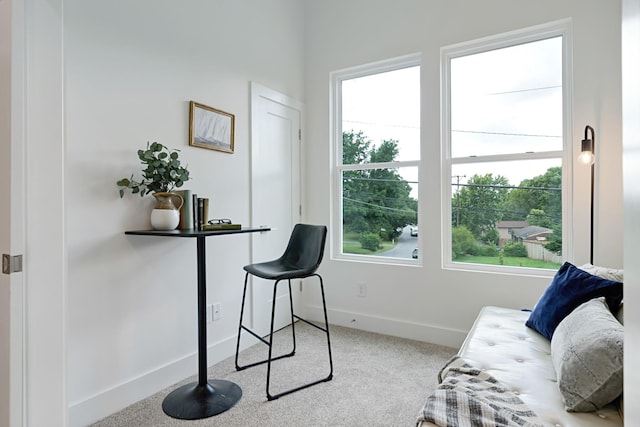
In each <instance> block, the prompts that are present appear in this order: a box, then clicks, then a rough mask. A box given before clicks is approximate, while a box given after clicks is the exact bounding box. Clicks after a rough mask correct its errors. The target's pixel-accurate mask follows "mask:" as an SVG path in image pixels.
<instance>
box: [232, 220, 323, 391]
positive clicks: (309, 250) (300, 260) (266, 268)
mask: <svg viewBox="0 0 640 427" xmlns="http://www.w3.org/2000/svg"><path fill="white" fill-rule="evenodd" d="M326 238H327V227H325V226H323V225H310V224H296V225H295V227H294V228H293V231H292V233H291V237H290V238H289V244H288V245H287V248H286V249H285V251H284V253H283V254H282V256H281V257H280V258H278V259H275V260H272V261H266V262H261V263H256V264H249V265H245V266H244V270H245V271H246V273H245V276H244V289H243V291H242V306H241V308H240V322H239V325H238V340H237V343H236V356H235V365H236V369H237V370H239V371H240V370H243V369H247V368H251V367H253V366H257V365H261V364H263V363H266V364H267V385H266V390H267V399H268V400H274V399H277V398H279V397H282V396H284V395H287V394H290V393H293V392H295V391H298V390H302V389H304V388H307V387H311V386H313V385H316V384H319V383H321V382H326V381H330V380H331V379H332V378H333V360H332V357H331V339H330V337H329V321H328V318H327V305H326V302H325V296H324V284H323V281H322V277H321V276H320V275H319V274H318V273H316V270H317V269H318V267H319V266H320V263H321V262H322V257H323V254H324V246H325V242H326ZM249 275H253V276H257V277H260V278H262V279H267V280H275V282H274V284H273V301H272V306H271V327H270V330H269V336H268V338H267V339H265V338H263V337H261V336H259V335H258V334H256V333H255V332H253V331H252V330H250V329H249V328H247V327H246V326H244V325H243V324H242V321H243V318H244V307H245V302H246V296H247V282H248V279H249ZM313 276H315V277H317V278H318V279H319V280H318V282H319V284H320V293H321V295H322V309H323V312H324V326H318V325H317V324H315V323H312V322H309V321H307V320H305V319H303V318H301V317H300V316H298V315H296V314H295V313H294V307H293V297H292V293H291V279H304V278H307V277H313ZM284 280H286V282H287V284H288V288H289V306H290V308H291V331H292V339H293V350H292V351H291V352H290V353H287V354H284V355H281V356H277V357H273V344H272V343H273V332H274V331H273V330H274V323H275V322H274V321H275V310H276V295H277V290H278V285H279V284H280V282H281V281H284ZM296 320H299V321H302V322H304V323H306V324H308V325H311V326H313V327H315V328H317V329H319V330H321V331H323V332H324V333H325V334H326V336H327V350H328V353H329V374H328V375H327V376H326V377H323V378H321V379H319V380H316V381H312V382H310V383H307V384H304V385H301V386H298V387H294V388H291V389H289V390H285V391H283V392H280V393H276V394H272V393H271V391H270V380H271V363H272V362H273V361H275V360H279V359H282V358H285V357H291V356H294V355H295V351H296V332H295V321H296ZM242 331H246V332H248V333H249V334H250V335H252V336H253V337H255V338H256V339H258V340H259V341H261V342H262V343H264V344H266V345H267V346H268V347H269V354H268V357H267V359H264V360H261V361H259V362H255V363H250V364H247V365H240V364H239V363H238V358H239V357H238V355H239V353H240V338H241V336H242Z"/></svg>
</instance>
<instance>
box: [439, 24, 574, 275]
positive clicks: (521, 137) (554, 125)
mask: <svg viewBox="0 0 640 427" xmlns="http://www.w3.org/2000/svg"><path fill="white" fill-rule="evenodd" d="M568 37H569V32H568V25H567V23H566V22H563V23H557V24H552V25H547V26H543V27H538V28H535V29H530V30H525V31H521V32H517V33H512V34H509V35H506V36H501V37H497V38H493V39H491V40H486V39H485V40H482V41H479V42H472V43H465V44H462V45H457V46H454V47H449V48H444V49H442V67H443V70H442V75H443V79H442V80H443V85H444V86H443V99H442V102H443V130H444V132H443V135H444V137H443V144H444V147H443V150H442V152H443V156H444V159H443V200H442V203H443V221H444V224H443V229H444V230H445V234H444V236H445V237H444V241H443V248H444V250H443V254H444V264H445V266H447V267H453V268H456V267H464V268H467V269H468V268H473V269H480V270H482V269H487V270H495V269H509V267H516V268H520V267H529V268H541V269H553V270H557V268H558V267H559V265H560V264H561V262H562V259H563V256H562V254H563V253H566V251H567V250H568V245H567V243H568V241H570V239H569V238H568V236H569V232H570V230H569V228H570V227H567V226H566V223H567V222H566V219H567V218H569V217H570V215H568V209H569V206H568V205H569V204H568V203H567V202H566V201H567V200H570V197H569V194H570V191H571V188H570V180H569V179H566V177H567V176H570V175H568V173H569V169H570V167H571V160H570V150H569V148H568V147H570V144H568V143H567V141H568V138H567V135H568V134H569V135H570V132H567V131H566V130H567V129H569V127H568V123H571V120H570V118H569V111H570V109H569V108H568V105H569V100H570V99H571V97H570V94H569V92H568V90H569V88H570V87H571V85H570V84H569V83H568V82H567V78H568V77H567V76H569V75H570V73H569V72H568V67H569V61H566V60H565V58H567V57H569V56H568V52H567V49H568V45H569V43H566V40H567V38H568ZM503 271H504V270H503Z"/></svg>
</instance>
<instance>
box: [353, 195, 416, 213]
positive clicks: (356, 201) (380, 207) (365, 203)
mask: <svg viewBox="0 0 640 427" xmlns="http://www.w3.org/2000/svg"><path fill="white" fill-rule="evenodd" d="M342 200H347V201H349V202H352V203H358V204H361V205H366V206H372V207H374V208H376V209H381V210H387V211H395V212H402V213H410V214H413V215H415V214H417V212H416V211H411V210H406V209H396V208H389V207H386V206H380V205H374V204H373V203H367V202H361V201H360V200H355V199H350V198H348V197H343V198H342Z"/></svg>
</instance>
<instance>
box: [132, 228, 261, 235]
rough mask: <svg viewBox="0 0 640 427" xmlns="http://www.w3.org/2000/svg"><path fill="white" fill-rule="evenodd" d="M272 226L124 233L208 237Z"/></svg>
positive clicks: (248, 231)
mask: <svg viewBox="0 0 640 427" xmlns="http://www.w3.org/2000/svg"><path fill="white" fill-rule="evenodd" d="M269 230H271V228H270V227H242V228H241V229H239V230H238V229H236V230H206V231H200V230H132V231H125V232H124V234H130V235H137V236H164V237H202V236H204V237H207V236H220V235H225V234H242V233H258V232H262V231H269Z"/></svg>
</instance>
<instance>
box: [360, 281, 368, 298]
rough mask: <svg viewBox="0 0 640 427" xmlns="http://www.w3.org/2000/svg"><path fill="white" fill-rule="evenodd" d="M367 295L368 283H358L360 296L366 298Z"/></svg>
mask: <svg viewBox="0 0 640 427" xmlns="http://www.w3.org/2000/svg"><path fill="white" fill-rule="evenodd" d="M366 296H367V284H366V283H358V297H360V298H364V297H366Z"/></svg>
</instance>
